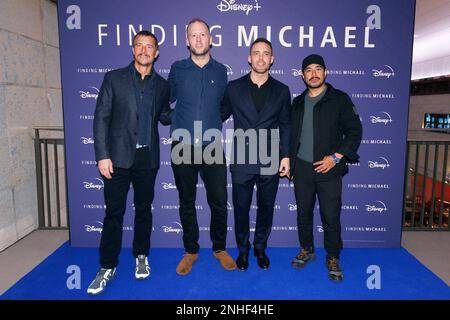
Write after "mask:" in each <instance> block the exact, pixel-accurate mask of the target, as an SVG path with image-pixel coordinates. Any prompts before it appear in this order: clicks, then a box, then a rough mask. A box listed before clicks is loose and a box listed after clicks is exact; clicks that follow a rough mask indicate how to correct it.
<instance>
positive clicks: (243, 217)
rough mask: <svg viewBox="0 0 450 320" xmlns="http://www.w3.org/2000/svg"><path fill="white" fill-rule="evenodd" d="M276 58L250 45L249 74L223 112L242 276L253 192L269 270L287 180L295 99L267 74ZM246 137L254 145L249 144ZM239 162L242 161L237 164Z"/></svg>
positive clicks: (268, 49)
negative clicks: (278, 202) (228, 123)
mask: <svg viewBox="0 0 450 320" xmlns="http://www.w3.org/2000/svg"><path fill="white" fill-rule="evenodd" d="M273 59H274V58H273V55H272V44H271V43H270V41H268V40H267V39H265V38H258V39H256V40H255V41H254V42H253V43H252V45H251V46H250V54H249V57H248V62H249V64H250V66H251V67H252V70H251V72H250V73H249V74H247V75H245V76H243V77H241V78H239V79H237V80H234V81H231V82H230V83H229V84H228V87H227V90H226V91H225V97H224V99H223V103H222V108H221V112H222V119H223V120H225V119H227V118H228V117H229V116H230V115H233V119H234V130H235V134H234V135H235V137H234V139H233V157H232V159H231V164H230V171H231V176H232V180H233V206H234V229H235V235H236V244H237V247H238V249H239V256H238V258H237V260H236V264H237V267H238V269H239V270H242V271H245V270H247V268H248V255H249V251H250V247H251V245H250V223H249V211H250V206H251V202H252V198H253V188H254V186H255V185H256V186H257V191H256V199H257V206H258V209H257V211H256V227H255V234H254V239H253V249H254V254H255V256H256V258H257V262H258V266H259V267H260V268H261V269H268V268H269V265H270V261H269V257H268V256H267V255H266V248H267V242H268V239H269V235H270V232H271V229H272V222H273V208H274V205H275V198H276V195H277V190H278V181H279V175H280V176H289V139H290V126H291V121H290V107H291V94H290V92H289V88H288V87H287V86H286V85H285V84H283V83H281V82H280V81H278V80H276V79H274V78H272V77H271V76H270V75H269V70H270V67H271V65H272V63H273ZM278 132H279V134H278ZM278 135H279V138H278ZM246 136H247V137H248V139H249V140H251V141H247V142H245V140H246V139H245V137H246ZM252 136H253V137H254V138H253V139H252V138H251V137H252ZM244 155H245V156H244ZM265 155H270V161H267V163H263V162H265V161H262V158H264V156H265ZM240 157H241V158H242V160H244V161H239V158H240ZM252 158H254V161H252V160H251V159H252ZM268 158H269V157H268Z"/></svg>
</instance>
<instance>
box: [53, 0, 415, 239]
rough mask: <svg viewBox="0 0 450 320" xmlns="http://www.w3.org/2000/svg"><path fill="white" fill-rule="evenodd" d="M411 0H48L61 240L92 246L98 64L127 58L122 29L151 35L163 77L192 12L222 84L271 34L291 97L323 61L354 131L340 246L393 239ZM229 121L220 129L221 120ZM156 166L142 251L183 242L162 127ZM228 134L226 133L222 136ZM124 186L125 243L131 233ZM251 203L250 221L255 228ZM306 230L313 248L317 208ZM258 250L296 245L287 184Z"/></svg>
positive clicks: (203, 223) (99, 209)
mask: <svg viewBox="0 0 450 320" xmlns="http://www.w3.org/2000/svg"><path fill="white" fill-rule="evenodd" d="M414 8H415V2H414V0H376V1H372V0H371V1H368V0H344V1H335V0H322V1H313V2H308V1H298V0H284V1H275V0H272V1H270V0H258V1H256V0H190V1H189V0H186V1H176V0H165V1H153V0H128V1H122V0H107V1H106V0H96V1H90V0H71V1H68V0H61V1H59V2H58V16H59V34H60V49H61V69H62V86H63V105H64V128H65V143H66V164H67V166H66V169H67V183H68V188H67V190H68V210H69V215H70V240H71V244H72V246H82V247H96V246H98V243H99V239H100V233H101V229H102V221H103V217H104V209H105V208H104V200H103V183H102V181H101V179H100V177H99V174H98V171H97V167H96V162H95V157H94V148H93V134H92V131H93V128H92V126H93V114H94V109H95V103H96V98H97V95H98V91H99V88H100V86H101V83H102V80H103V76H104V74H105V72H107V71H109V70H112V69H116V68H119V67H123V66H125V65H127V64H128V63H129V62H130V61H131V60H132V54H131V43H132V38H133V35H134V34H135V33H136V32H137V31H139V30H141V29H148V30H151V31H153V32H154V33H155V34H156V36H157V37H158V39H159V41H160V56H159V58H158V60H157V62H156V64H155V69H156V70H157V71H158V72H159V73H160V74H161V75H162V76H163V77H165V78H167V76H168V74H169V70H170V66H171V64H172V63H173V62H174V61H175V60H179V59H184V58H186V57H187V56H188V55H189V51H188V50H187V48H186V40H185V28H186V24H187V22H188V21H189V20H191V19H192V18H194V17H199V18H202V19H204V20H206V21H207V22H208V23H209V24H210V27H211V33H212V37H213V48H212V55H213V56H214V58H215V59H216V60H218V61H220V62H222V63H224V64H225V65H226V67H227V69H228V78H229V80H232V79H236V78H238V77H241V76H243V75H245V74H247V73H248V72H249V69H250V68H249V65H248V63H247V56H248V51H249V44H250V43H251V41H252V40H254V39H255V38H256V37H261V36H262V37H267V38H268V39H269V40H271V41H272V44H273V47H274V48H273V49H274V57H275V61H274V64H273V66H272V69H271V74H272V76H273V77H275V78H276V79H278V80H280V81H282V82H284V83H286V84H287V85H288V86H289V87H290V89H291V93H292V98H294V97H295V96H297V95H298V94H300V93H301V92H302V91H303V90H304V89H305V86H304V84H303V81H302V80H301V78H300V74H299V73H300V69H301V62H302V59H303V58H304V57H305V56H306V55H308V54H310V53H318V54H321V55H323V56H324V57H325V61H326V63H327V67H328V71H329V76H328V81H329V82H330V83H332V84H333V85H334V86H335V87H337V88H339V89H341V90H344V91H346V92H347V93H348V94H349V95H350V97H351V98H352V100H353V102H354V103H355V105H356V106H357V108H358V110H359V113H360V117H361V120H362V123H363V128H364V135H363V141H362V144H361V147H360V152H359V153H360V156H361V159H360V162H359V163H357V164H355V165H352V166H351V167H350V173H349V174H348V175H347V176H346V177H345V178H344V188H343V189H344V190H343V206H342V232H343V240H344V246H345V247H398V246H400V236H401V235H400V233H401V216H402V199H403V184H404V168H405V150H406V137H407V121H408V105H409V82H410V72H411V56H412V42H413V21H414ZM232 126H233V122H232V120H228V121H227V123H226V124H225V125H224V130H225V129H227V128H228V129H229V128H232ZM160 133H161V142H160V145H161V157H162V158H161V168H160V171H159V174H158V178H157V181H156V195H155V200H154V203H153V216H154V217H153V233H152V246H153V247H182V229H181V224H180V219H179V214H178V192H177V190H176V188H175V181H174V178H173V174H172V169H171V167H170V154H169V153H170V143H171V141H170V136H169V129H168V127H163V126H160ZM227 142H228V141H225V143H227ZM228 182H229V183H228V194H229V201H228V212H229V219H228V221H229V232H228V246H229V247H233V246H235V241H234V231H233V208H232V201H231V179H230V178H229V180H228ZM131 199H132V190H131V192H130V194H129V198H128V203H129V205H128V211H127V213H126V217H125V224H124V245H125V246H130V245H131V239H132V235H133V208H132V201H131ZM197 215H198V219H199V225H200V231H201V232H200V237H201V239H200V242H201V243H200V245H201V246H202V247H210V246H211V243H210V240H209V221H210V211H209V207H208V205H207V202H206V196H205V190H204V185H203V183H202V181H201V179H200V180H199V185H198V195H197ZM255 220H256V219H255V205H253V207H252V213H251V227H253V228H254V226H255ZM315 237H316V242H317V244H318V246H322V244H323V230H322V226H321V222H320V217H319V214H318V209H317V208H316V215H315ZM269 246H273V247H297V246H298V238H297V227H296V203H295V199H294V195H293V185H292V184H290V183H289V182H288V181H287V180H286V179H283V180H280V186H279V190H278V196H277V201H276V206H275V217H274V224H273V229H272V234H271V237H270V240H269Z"/></svg>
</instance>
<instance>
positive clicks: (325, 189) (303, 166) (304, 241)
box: [291, 54, 362, 281]
mask: <svg viewBox="0 0 450 320" xmlns="http://www.w3.org/2000/svg"><path fill="white" fill-rule="evenodd" d="M302 73H303V74H302V77H303V81H304V82H305V84H306V86H307V89H306V90H305V91H304V92H303V93H302V94H301V95H300V96H298V97H296V98H295V99H294V101H293V102H292V137H291V165H292V168H291V173H292V176H293V178H294V190H295V198H296V200H297V224H298V232H299V235H298V236H299V239H300V246H301V251H300V253H299V254H298V255H297V256H296V257H295V258H294V259H293V260H292V266H293V267H295V268H303V267H304V266H305V265H306V264H307V263H308V262H309V261H311V260H314V259H315V254H314V239H313V214H314V206H315V202H316V196H318V197H319V205H320V216H321V219H322V226H323V229H324V231H325V232H324V245H325V250H326V252H327V257H326V265H327V267H328V276H329V278H330V279H331V280H333V281H341V280H343V273H342V270H341V267H340V260H339V257H340V252H341V250H342V239H341V222H340V214H341V206H342V200H341V194H342V176H343V175H345V174H346V173H347V172H348V168H347V161H349V160H350V161H356V160H357V159H358V154H357V153H356V151H357V150H358V147H359V144H360V142H361V137H362V126H361V121H360V119H359V116H358V113H357V111H356V108H355V106H354V105H353V102H352V100H351V99H350V97H349V96H348V95H347V94H346V93H345V92H343V91H340V90H337V89H335V88H333V86H332V85H331V84H329V83H326V82H325V79H326V66H325V61H324V60H323V58H322V57H321V56H319V55H316V54H312V55H309V56H307V57H306V58H305V59H304V60H303V63H302Z"/></svg>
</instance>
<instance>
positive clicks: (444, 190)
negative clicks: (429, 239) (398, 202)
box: [403, 141, 450, 231]
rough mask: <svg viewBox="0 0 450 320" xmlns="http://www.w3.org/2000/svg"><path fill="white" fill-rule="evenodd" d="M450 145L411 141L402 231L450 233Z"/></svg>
mask: <svg viewBox="0 0 450 320" xmlns="http://www.w3.org/2000/svg"><path fill="white" fill-rule="evenodd" d="M449 146H450V141H408V149H407V160H406V164H407V166H406V172H405V193H404V194H405V198H404V203H403V230H420V231H425V230H428V231H431V230H432V231H449V230H450V229H449V227H448V222H449V221H448V216H449V210H450V184H449V183H450V181H449V180H450V173H449V172H450V157H449V149H450V147H449Z"/></svg>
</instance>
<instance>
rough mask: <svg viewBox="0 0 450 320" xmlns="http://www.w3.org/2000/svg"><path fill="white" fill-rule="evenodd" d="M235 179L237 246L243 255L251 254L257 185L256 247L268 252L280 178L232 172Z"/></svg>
mask: <svg viewBox="0 0 450 320" xmlns="http://www.w3.org/2000/svg"><path fill="white" fill-rule="evenodd" d="M231 174H232V179H233V206H234V230H235V235H236V244H237V247H238V249H239V252H241V253H248V252H249V250H250V241H249V238H250V225H249V219H250V216H249V211H250V206H251V203H252V198H253V187H254V186H255V184H256V187H257V190H256V202H257V206H258V209H257V211H256V226H255V236H254V239H253V247H254V248H255V249H256V250H258V251H264V250H265V249H266V248H267V240H268V239H269V235H270V231H271V230H272V222H273V210H274V205H275V198H276V196H277V190H278V181H279V177H278V174H276V175H270V176H265V175H259V174H247V173H242V172H232V173H231Z"/></svg>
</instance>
